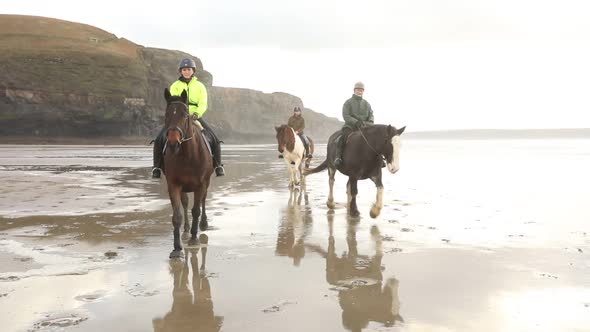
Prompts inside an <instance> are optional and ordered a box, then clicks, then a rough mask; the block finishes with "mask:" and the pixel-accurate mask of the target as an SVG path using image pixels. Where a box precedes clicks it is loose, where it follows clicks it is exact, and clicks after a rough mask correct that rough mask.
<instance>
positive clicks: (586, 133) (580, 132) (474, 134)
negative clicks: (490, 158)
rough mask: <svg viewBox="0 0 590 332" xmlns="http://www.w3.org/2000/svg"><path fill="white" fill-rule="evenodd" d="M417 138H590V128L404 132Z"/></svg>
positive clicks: (407, 135) (406, 135)
mask: <svg viewBox="0 0 590 332" xmlns="http://www.w3.org/2000/svg"><path fill="white" fill-rule="evenodd" d="M404 137H407V138H417V139H519V138H520V139H535V138H590V128H578V129H466V130H446V131H417V132H407V133H405V134H404Z"/></svg>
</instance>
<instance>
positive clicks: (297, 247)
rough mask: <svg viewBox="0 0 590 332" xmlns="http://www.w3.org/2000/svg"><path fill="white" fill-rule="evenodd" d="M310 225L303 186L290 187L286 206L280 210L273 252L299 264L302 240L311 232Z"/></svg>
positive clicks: (308, 208) (301, 255) (307, 204)
mask: <svg viewBox="0 0 590 332" xmlns="http://www.w3.org/2000/svg"><path fill="white" fill-rule="evenodd" d="M302 198H303V200H304V207H303V208H302V207H301V199H302ZM312 225H313V219H312V216H311V208H310V205H309V198H308V196H307V192H305V186H303V187H302V189H301V190H299V189H298V188H295V189H291V190H290V194H289V201H288V202H287V206H286V207H285V208H284V209H283V211H282V217H281V224H280V226H279V232H278V237H277V246H276V249H275V254H276V255H277V256H287V257H292V258H293V265H295V266H299V264H301V259H302V258H303V257H304V256H305V246H304V240H305V238H306V237H307V235H308V234H310V233H311V228H312Z"/></svg>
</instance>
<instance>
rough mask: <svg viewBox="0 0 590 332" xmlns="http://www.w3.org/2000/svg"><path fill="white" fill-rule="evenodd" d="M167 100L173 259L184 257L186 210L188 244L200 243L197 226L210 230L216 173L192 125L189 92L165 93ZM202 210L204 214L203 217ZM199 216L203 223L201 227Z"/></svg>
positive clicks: (166, 156)
mask: <svg viewBox="0 0 590 332" xmlns="http://www.w3.org/2000/svg"><path fill="white" fill-rule="evenodd" d="M164 97H165V98H166V102H167V107H166V120H165V126H166V128H167V129H166V145H165V147H164V151H165V153H164V173H165V174H166V182H167V183H168V195H169V196H170V202H171V203H172V212H173V214H172V225H173V226H174V250H173V251H172V252H171V253H170V258H179V257H182V256H183V253H182V245H181V243H180V226H181V224H182V219H183V211H181V207H182V209H183V210H184V231H185V232H188V231H189V230H190V233H191V238H190V240H189V242H188V243H189V245H196V244H198V242H199V240H198V239H197V232H198V226H200V227H201V230H205V229H207V214H206V212H205V200H206V199H207V189H208V188H209V181H210V178H211V174H212V173H213V159H212V157H211V154H210V153H209V150H208V148H207V146H206V143H205V139H204V138H203V136H202V135H201V131H200V129H199V128H198V127H197V125H195V124H194V123H193V120H192V118H191V116H190V114H189V111H188V105H187V93H186V91H183V92H182V94H181V95H180V96H171V95H170V91H168V89H166V90H164ZM188 192H192V193H194V205H193V208H192V210H191V212H192V217H193V222H192V225H191V226H190V228H189V224H188V211H187V206H188V195H187V193H188ZM201 209H202V214H201ZM199 216H200V217H201V222H200V225H199Z"/></svg>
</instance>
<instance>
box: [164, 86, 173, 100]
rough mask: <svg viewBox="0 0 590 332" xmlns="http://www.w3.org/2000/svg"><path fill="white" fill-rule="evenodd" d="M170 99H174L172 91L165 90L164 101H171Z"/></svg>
mask: <svg viewBox="0 0 590 332" xmlns="http://www.w3.org/2000/svg"><path fill="white" fill-rule="evenodd" d="M170 97H172V95H171V94H170V90H168V88H165V89H164V99H166V102H169V101H170Z"/></svg>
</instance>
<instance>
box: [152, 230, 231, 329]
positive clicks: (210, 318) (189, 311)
mask: <svg viewBox="0 0 590 332" xmlns="http://www.w3.org/2000/svg"><path fill="white" fill-rule="evenodd" d="M199 241H200V243H201V245H204V246H203V247H201V260H202V262H201V266H200V267H199V258H198V253H199V248H190V249H189V248H185V259H184V260H170V272H171V274H172V275H173V281H174V287H173V289H172V308H171V309H170V312H168V313H167V314H166V315H165V316H164V317H163V318H155V319H153V320H152V324H153V327H154V331H156V332H160V331H161V332H168V331H203V332H210V331H220V330H221V326H222V324H223V317H219V316H215V313H214V312H213V299H212V297H211V286H210V284H209V280H208V278H207V275H206V272H205V263H206V259H207V246H206V245H207V242H208V238H207V235H206V234H201V235H200V236H199ZM189 260H190V267H189ZM191 270H192V288H193V290H192V293H191V290H190V289H189V274H190V271H191Z"/></svg>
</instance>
